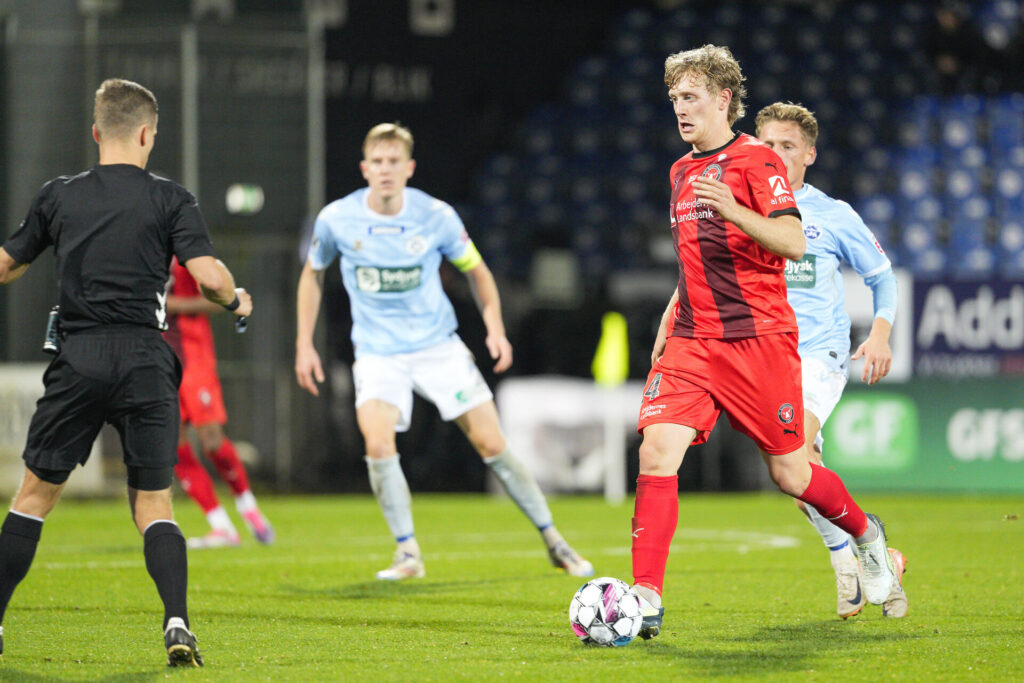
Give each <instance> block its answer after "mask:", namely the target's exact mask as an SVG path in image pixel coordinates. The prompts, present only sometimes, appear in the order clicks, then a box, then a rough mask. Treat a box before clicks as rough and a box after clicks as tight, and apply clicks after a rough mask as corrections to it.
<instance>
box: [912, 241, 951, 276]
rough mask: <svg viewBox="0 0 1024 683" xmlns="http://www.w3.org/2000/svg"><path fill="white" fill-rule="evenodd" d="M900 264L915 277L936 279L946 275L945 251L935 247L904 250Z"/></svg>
mask: <svg viewBox="0 0 1024 683" xmlns="http://www.w3.org/2000/svg"><path fill="white" fill-rule="evenodd" d="M901 263H902V264H903V265H905V266H906V267H908V268H910V270H911V272H913V273H914V275H915V276H917V277H920V278H923V279H938V278H940V277H942V276H943V275H944V274H945V273H946V263H947V257H946V252H945V251H943V250H942V249H940V248H939V247H935V246H932V247H925V248H923V249H920V250H914V251H911V250H907V249H904V250H903V253H902V256H901Z"/></svg>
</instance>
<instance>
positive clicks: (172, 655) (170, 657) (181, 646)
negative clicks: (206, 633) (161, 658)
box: [164, 617, 203, 666]
mask: <svg viewBox="0 0 1024 683" xmlns="http://www.w3.org/2000/svg"><path fill="white" fill-rule="evenodd" d="M164 645H166V646H167V666H202V665H203V656H202V655H201V654H199V648H198V647H197V646H196V637H195V636H194V635H193V634H192V632H191V631H189V630H188V629H187V628H186V627H185V621H184V620H183V619H182V618H181V617H171V618H170V619H168V621H167V628H166V629H164Z"/></svg>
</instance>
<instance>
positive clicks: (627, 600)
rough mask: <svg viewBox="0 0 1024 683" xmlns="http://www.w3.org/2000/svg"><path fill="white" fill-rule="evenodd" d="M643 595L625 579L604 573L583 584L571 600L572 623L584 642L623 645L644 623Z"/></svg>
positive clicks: (577, 635) (570, 619)
mask: <svg viewBox="0 0 1024 683" xmlns="http://www.w3.org/2000/svg"><path fill="white" fill-rule="evenodd" d="M643 620H644V619H643V616H642V615H641V614H640V598H639V596H637V594H636V593H635V592H634V591H633V589H632V588H630V587H629V586H628V585H627V584H626V582H625V581H620V580H619V579H613V578H611V577H609V576H602V577H601V578H599V579H593V580H591V581H588V582H587V583H585V584H583V586H582V587H580V589H579V590H578V591H576V595H574V596H572V602H570V603H569V624H570V625H571V626H572V630H573V633H575V634H576V637H577V638H579V639H580V640H581V641H582V642H584V643H588V644H593V645H604V646H606V647H613V646H614V647H622V646H623V645H629V643H630V642H631V641H632V640H633V639H634V638H636V634H637V633H639V632H640V625H641V624H642V623H643Z"/></svg>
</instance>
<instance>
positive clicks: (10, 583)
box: [0, 511, 43, 622]
mask: <svg viewBox="0 0 1024 683" xmlns="http://www.w3.org/2000/svg"><path fill="white" fill-rule="evenodd" d="M42 531H43V520H41V519H37V518H35V517H27V516H25V515H22V514H18V513H17V512H14V511H11V512H8V513H7V518H6V519H4V524H3V527H0V622H3V618H4V612H5V611H7V603H8V602H10V601H11V595H12V594H13V593H14V589H15V588H17V587H18V584H19V583H21V580H22V579H24V578H25V575H26V574H28V569H29V567H31V566H32V558H34V557H35V556H36V546H37V545H39V534H40V533H42Z"/></svg>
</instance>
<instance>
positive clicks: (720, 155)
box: [669, 133, 800, 339]
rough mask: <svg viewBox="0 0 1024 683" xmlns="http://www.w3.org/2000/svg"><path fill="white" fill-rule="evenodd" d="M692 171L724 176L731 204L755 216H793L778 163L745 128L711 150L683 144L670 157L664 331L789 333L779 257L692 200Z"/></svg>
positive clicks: (790, 317)
mask: <svg viewBox="0 0 1024 683" xmlns="http://www.w3.org/2000/svg"><path fill="white" fill-rule="evenodd" d="M700 176H710V177H712V178H717V179H718V180H721V181H722V182H724V183H726V184H727V185H728V186H729V188H730V189H731V190H732V194H733V196H734V197H735V198H736V202H737V203H738V204H740V205H741V206H745V207H747V208H748V209H751V210H753V211H755V212H757V213H759V214H761V215H762V216H767V217H769V218H775V217H776V216H784V215H794V216H796V217H798V218H799V217H800V212H799V211H798V210H797V208H796V200H795V199H794V198H793V190H792V189H791V188H790V186H789V181H788V180H787V179H786V166H785V164H783V163H782V160H781V159H780V158H779V156H778V155H777V154H776V153H775V152H773V151H772V150H771V149H769V148H768V147H767V146H766V145H765V144H764V143H762V142H761V141H760V140H758V139H757V138H755V137H753V136H751V135H747V134H746V133H738V134H736V136H735V137H733V139H732V140H730V141H729V142H728V143H726V144H725V145H723V146H722V147H719V148H718V149H714V150H710V151H708V152H692V151H691V152H690V153H689V154H687V155H686V156H684V157H683V158H682V159H680V160H679V161H677V162H676V163H674V164H673V165H672V170H671V172H670V174H669V180H670V182H671V184H672V204H671V205H670V215H671V217H672V237H673V238H674V240H675V248H676V258H677V260H678V262H679V303H678V304H677V305H676V309H675V320H674V321H673V322H672V325H671V327H670V328H669V336H670V337H702V338H710V339H743V338H746V337H757V336H760V335H764V334H778V333H782V332H796V331H797V325H796V316H795V315H794V314H793V309H792V308H791V307H790V305H789V302H787V301H786V280H785V275H784V270H785V264H786V260H785V259H784V258H783V257H782V256H778V255H776V254H773V253H772V252H770V251H768V250H767V249H765V248H764V247H762V246H761V245H759V244H758V243H757V242H755V241H754V240H752V239H751V238H750V237H749V236H748V235H747V234H746V233H745V232H743V231H742V230H740V229H739V228H738V227H736V226H735V225H733V224H732V223H730V222H728V221H726V220H725V219H723V218H722V217H721V216H720V215H718V212H717V211H715V210H714V209H712V208H710V207H707V206H704V205H702V204H699V203H698V200H697V197H696V196H695V195H694V193H693V181H694V180H696V179H697V178H698V177H700Z"/></svg>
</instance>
